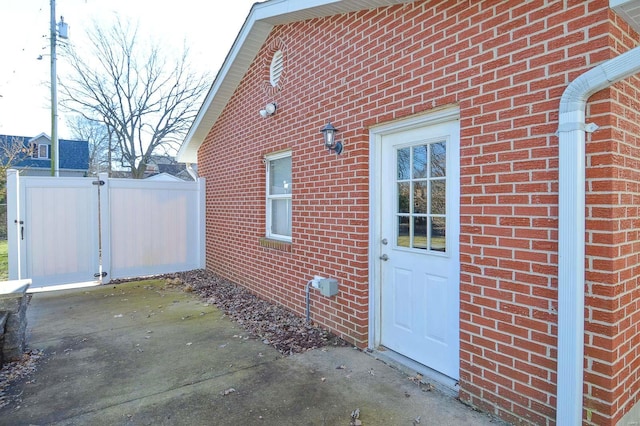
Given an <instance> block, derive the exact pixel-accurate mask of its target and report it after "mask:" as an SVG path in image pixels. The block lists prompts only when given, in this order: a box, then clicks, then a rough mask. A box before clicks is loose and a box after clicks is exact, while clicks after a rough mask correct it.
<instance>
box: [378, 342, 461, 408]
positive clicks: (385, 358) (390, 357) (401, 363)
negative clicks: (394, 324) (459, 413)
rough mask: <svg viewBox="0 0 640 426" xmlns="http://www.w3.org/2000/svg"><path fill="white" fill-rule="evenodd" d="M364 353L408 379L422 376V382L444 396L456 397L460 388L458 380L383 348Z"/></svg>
mask: <svg viewBox="0 0 640 426" xmlns="http://www.w3.org/2000/svg"><path fill="white" fill-rule="evenodd" d="M366 352H367V353H369V355H371V356H373V357H375V358H377V359H379V360H380V361H382V362H384V363H385V364H388V365H390V366H391V367H393V368H395V369H397V370H400V371H402V372H403V373H405V374H407V375H408V376H409V377H415V376H416V374H420V375H421V376H422V378H421V381H422V382H424V383H429V384H430V385H432V386H433V387H434V388H435V389H437V390H438V391H440V392H442V393H444V394H446V395H449V396H453V397H457V396H458V392H459V390H460V387H459V385H458V380H456V379H452V378H451V377H449V376H447V375H445V374H442V373H440V372H438V371H436V370H434V369H432V368H429V367H427V366H426V365H423V364H420V363H419V362H416V361H414V360H412V359H411V358H407V357H406V356H404V355H401V354H399V353H398V352H394V351H392V350H390V349H388V348H386V347H384V346H379V347H377V348H375V349H367V351H366Z"/></svg>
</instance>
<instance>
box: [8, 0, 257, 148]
mask: <svg viewBox="0 0 640 426" xmlns="http://www.w3.org/2000/svg"><path fill="white" fill-rule="evenodd" d="M257 1H258V0H230V1H224V2H222V1H215V2H214V1H202V0H179V1H169V0H56V22H58V21H59V20H60V16H64V21H65V22H66V23H67V24H68V25H69V41H70V42H72V43H74V44H82V43H83V42H84V40H85V38H86V37H85V33H86V30H87V29H88V28H89V27H91V26H92V25H93V22H94V20H96V19H97V20H101V21H102V22H104V21H106V22H112V21H113V18H114V15H115V14H117V15H119V16H121V17H123V18H127V19H131V20H132V22H134V23H135V22H138V24H139V34H140V35H141V36H142V37H143V38H146V36H147V35H149V36H150V37H153V38H154V39H156V40H161V41H162V42H163V44H167V45H171V44H172V43H175V44H176V45H177V46H179V47H180V46H182V42H183V40H186V41H187V43H188V46H189V48H190V55H191V60H192V63H194V65H195V66H197V67H202V71H208V72H210V74H211V76H212V77H213V76H215V74H216V73H217V71H218V69H219V68H220V66H221V65H222V62H223V61H224V58H225V56H226V54H227V52H228V51H229V49H230V48H231V45H232V44H233V41H234V40H235V37H236V35H237V34H238V32H239V31H240V28H241V27H242V25H243V23H244V20H245V18H246V17H247V15H248V14H249V11H250V10H251V6H252V5H253V3H256V2H257ZM50 12H51V4H50V0H0V18H2V24H1V28H2V39H1V40H0V134H8V135H16V136H36V135H38V134H40V133H46V134H47V135H50V134H51V92H50V90H49V88H48V86H47V84H48V82H49V81H50V77H51V67H50V56H49V52H50V44H49V28H50V19H51V18H50V16H51V15H50ZM39 55H43V60H37V58H38V56H39ZM58 64H59V65H58V68H59V70H60V65H61V59H60V58H59V60H58ZM62 74H63V73H62V72H59V73H58V76H59V77H62ZM60 114H62V111H60ZM58 127H59V137H60V138H63V139H64V138H70V137H71V135H70V134H69V132H68V130H67V129H66V126H65V124H64V117H63V116H62V115H61V117H60V121H59V124H58Z"/></svg>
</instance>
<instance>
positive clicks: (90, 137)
mask: <svg viewBox="0 0 640 426" xmlns="http://www.w3.org/2000/svg"><path fill="white" fill-rule="evenodd" d="M67 127H68V128H69V130H70V131H71V137H72V138H74V139H79V140H83V141H87V142H88V143H89V175H91V176H95V175H97V174H98V173H102V172H107V173H109V174H110V173H111V169H112V166H113V162H114V161H120V162H122V154H121V151H120V145H119V144H117V143H115V142H113V140H112V139H113V137H112V136H113V135H112V134H110V133H109V131H108V129H107V126H106V125H105V124H104V123H101V122H97V121H91V120H88V119H87V118H86V117H84V116H81V115H73V116H71V117H69V118H68V119H67Z"/></svg>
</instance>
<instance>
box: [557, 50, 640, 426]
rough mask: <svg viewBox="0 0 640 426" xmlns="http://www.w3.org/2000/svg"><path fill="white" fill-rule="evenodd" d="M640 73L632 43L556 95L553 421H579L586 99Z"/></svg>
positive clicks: (591, 128)
mask: <svg viewBox="0 0 640 426" xmlns="http://www.w3.org/2000/svg"><path fill="white" fill-rule="evenodd" d="M637 72H640V47H636V48H634V49H632V50H629V51H628V52H625V53H623V54H621V55H619V56H617V57H615V58H612V59H610V60H608V61H606V62H604V63H602V64H600V65H598V66H597V67H595V68H593V69H591V70H589V71H587V72H585V73H584V74H582V75H580V76H579V77H578V78H576V79H575V80H574V81H573V82H572V83H571V84H569V86H568V87H567V88H566V90H565V91H564V93H563V95H562V99H561V100H560V111H559V112H560V116H559V127H558V137H559V166H558V167H559V180H560V181H559V193H558V203H559V206H558V214H559V217H558V227H559V230H558V241H559V243H558V390H557V405H556V407H557V413H556V424H558V425H580V424H582V386H583V359H584V286H585V280H584V270H585V255H584V246H585V154H586V150H585V132H593V131H594V130H595V129H596V128H597V126H595V125H593V124H590V125H586V124H585V109H586V105H587V99H589V97H591V95H593V94H594V93H596V92H598V91H600V90H602V89H605V88H607V87H609V86H611V85H612V84H613V83H615V82H617V81H620V80H622V79H625V78H627V77H630V76H632V75H633V74H636V73H637Z"/></svg>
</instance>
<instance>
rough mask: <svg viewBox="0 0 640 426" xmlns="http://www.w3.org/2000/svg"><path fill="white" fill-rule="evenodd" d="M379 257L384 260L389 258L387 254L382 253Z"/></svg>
mask: <svg viewBox="0 0 640 426" xmlns="http://www.w3.org/2000/svg"><path fill="white" fill-rule="evenodd" d="M380 259H382V260H384V261H385V262H386V261H387V260H389V256H387V255H386V254H383V255H382V256H380Z"/></svg>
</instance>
